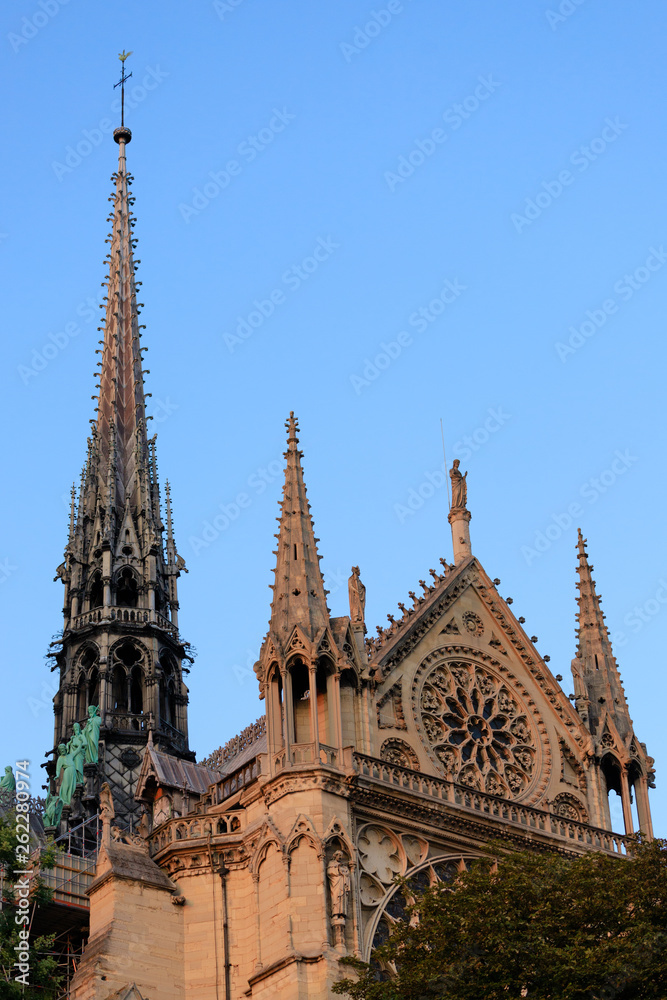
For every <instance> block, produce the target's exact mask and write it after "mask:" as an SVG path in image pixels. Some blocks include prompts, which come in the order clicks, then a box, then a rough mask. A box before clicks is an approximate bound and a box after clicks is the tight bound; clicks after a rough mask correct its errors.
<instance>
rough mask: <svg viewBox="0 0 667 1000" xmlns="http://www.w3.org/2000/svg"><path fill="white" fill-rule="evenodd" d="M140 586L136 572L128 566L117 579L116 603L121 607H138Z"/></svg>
mask: <svg viewBox="0 0 667 1000" xmlns="http://www.w3.org/2000/svg"><path fill="white" fill-rule="evenodd" d="M138 600H139V588H138V586H137V581H136V579H135V577H134V573H133V572H132V570H131V569H129V568H128V567H127V566H126V567H125V569H124V570H122V572H121V574H120V576H119V577H118V580H117V581H116V604H117V606H118V607H119V608H136V607H137V603H138Z"/></svg>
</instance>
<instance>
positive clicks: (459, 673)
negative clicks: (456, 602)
mask: <svg viewBox="0 0 667 1000" xmlns="http://www.w3.org/2000/svg"><path fill="white" fill-rule="evenodd" d="M422 678H423V679H422V680H421V686H417V689H416V690H415V704H416V715H417V719H416V721H417V724H418V726H419V728H420V731H421V733H422V739H423V741H424V743H425V745H426V747H427V749H428V751H429V754H430V756H431V758H432V759H433V760H434V761H435V762H436V765H437V766H438V767H439V768H440V769H441V771H442V772H444V774H445V776H446V777H447V778H449V779H450V780H452V781H455V782H457V783H458V784H463V785H469V786H470V787H472V788H477V789H478V790H480V791H484V792H488V793H489V794H491V795H499V796H503V797H505V798H516V797H519V796H522V795H523V794H524V793H525V792H526V791H527V790H528V788H529V787H530V786H531V785H532V784H533V779H534V776H535V774H536V771H537V767H536V762H537V756H538V752H539V738H538V735H537V732H536V728H535V724H534V722H535V720H534V719H533V717H532V713H530V712H529V710H528V708H527V707H526V706H525V705H524V704H523V701H522V699H521V697H520V696H519V694H518V692H517V691H516V690H515V689H514V688H513V687H512V686H510V684H509V683H508V682H507V681H506V680H504V679H503V678H502V676H500V675H498V674H496V673H495V672H493V671H491V670H490V669H487V668H486V667H482V666H480V665H478V664H476V663H474V662H468V661H466V660H453V659H452V660H446V661H444V662H440V663H437V664H436V665H435V666H433V667H432V668H431V669H430V670H427V671H426V672H425V673H423V674H422Z"/></svg>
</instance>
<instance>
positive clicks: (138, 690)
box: [130, 667, 144, 715]
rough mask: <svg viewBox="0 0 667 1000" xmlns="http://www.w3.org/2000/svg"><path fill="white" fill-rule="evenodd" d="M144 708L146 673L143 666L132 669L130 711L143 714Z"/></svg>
mask: <svg viewBox="0 0 667 1000" xmlns="http://www.w3.org/2000/svg"><path fill="white" fill-rule="evenodd" d="M143 710H144V675H143V672H142V670H141V667H132V670H131V671H130V712H133V713H134V714H135V715H141V713H142V712H143Z"/></svg>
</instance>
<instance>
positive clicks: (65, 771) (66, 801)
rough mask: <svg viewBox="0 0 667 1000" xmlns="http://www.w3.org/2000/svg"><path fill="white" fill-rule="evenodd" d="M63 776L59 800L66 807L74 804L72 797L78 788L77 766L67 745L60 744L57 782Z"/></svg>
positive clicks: (59, 789)
mask: <svg viewBox="0 0 667 1000" xmlns="http://www.w3.org/2000/svg"><path fill="white" fill-rule="evenodd" d="M61 774H62V777H61V778H60V787H59V788H58V798H59V799H60V801H61V802H62V804H63V805H64V806H68V805H70V804H71V802H72V795H73V794H74V789H75V788H76V764H75V763H74V757H73V756H72V754H71V753H69V752H68V750H67V746H66V744H65V743H60V744H59V746H58V762H57V763H56V781H57V780H58V778H59V777H60V775H61Z"/></svg>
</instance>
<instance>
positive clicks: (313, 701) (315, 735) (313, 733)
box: [308, 663, 320, 760]
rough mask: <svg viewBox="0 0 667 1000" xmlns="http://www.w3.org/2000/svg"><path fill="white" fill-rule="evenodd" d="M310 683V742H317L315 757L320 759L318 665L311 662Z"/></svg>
mask: <svg viewBox="0 0 667 1000" xmlns="http://www.w3.org/2000/svg"><path fill="white" fill-rule="evenodd" d="M308 683H309V684H310V742H311V743H314V744H315V759H316V760H317V759H318V751H319V747H320V734H319V726H318V721H317V667H316V665H315V664H314V663H311V664H310V666H309V668H308Z"/></svg>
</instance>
